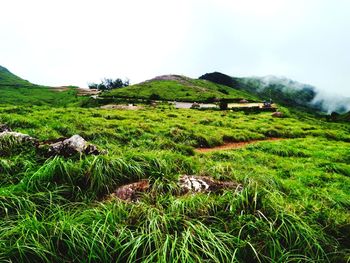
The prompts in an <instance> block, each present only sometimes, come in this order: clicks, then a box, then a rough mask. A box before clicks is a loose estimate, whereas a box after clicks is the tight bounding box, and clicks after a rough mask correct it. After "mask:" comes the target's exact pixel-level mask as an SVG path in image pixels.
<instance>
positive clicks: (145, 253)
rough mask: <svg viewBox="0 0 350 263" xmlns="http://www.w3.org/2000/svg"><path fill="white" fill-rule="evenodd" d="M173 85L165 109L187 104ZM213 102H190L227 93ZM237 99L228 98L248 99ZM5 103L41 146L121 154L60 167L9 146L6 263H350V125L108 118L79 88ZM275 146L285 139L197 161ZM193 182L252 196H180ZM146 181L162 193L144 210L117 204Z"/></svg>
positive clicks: (2, 143) (3, 119)
mask: <svg viewBox="0 0 350 263" xmlns="http://www.w3.org/2000/svg"><path fill="white" fill-rule="evenodd" d="M0 75H1V74H0ZM201 83H202V82H201ZM158 84H159V83H158ZM158 84H157V85H158ZM197 84H198V85H199V82H198V83H197ZM202 84H203V85H207V84H208V83H207V82H205V83H204V82H203V83H202ZM142 85H149V84H147V83H146V84H142ZM152 85H153V84H152ZM152 85H151V86H152ZM160 85H163V86H162V87H164V90H163V89H160V88H159V87H158V89H157V90H158V92H159V96H163V97H164V96H169V97H164V99H169V100H173V99H174V96H178V95H179V94H181V92H180V91H179V89H180V90H181V89H182V87H181V85H180V84H176V85H173V84H172V83H169V82H167V81H163V82H161V84H160ZM168 85H169V87H170V89H171V90H175V91H176V92H175V93H174V94H172V93H171V92H170V90H167V88H166V87H167V86H168ZM208 85H209V84H208ZM210 85H211V84H210ZM133 89H135V90H139V91H140V92H141V91H143V89H142V88H141V86H132V87H130V90H133ZM208 89H209V91H204V92H200V93H191V94H190V95H189V96H187V95H184V97H182V99H184V98H185V97H190V98H192V99H193V100H196V101H200V100H203V101H204V100H206V99H207V98H210V97H211V96H218V93H216V92H218V90H219V89H222V86H215V88H212V86H211V88H208ZM227 89H230V91H228V92H229V94H225V93H222V92H221V91H220V92H221V93H222V94H223V96H224V95H225V96H226V95H227V96H230V97H231V98H232V97H234V96H237V97H239V96H241V95H242V94H241V93H239V92H237V93H234V92H236V91H234V90H233V89H231V88H227ZM123 90H124V89H119V90H116V91H113V92H112V93H113V94H117V93H118V92H120V93H121V94H122V93H123V92H124V91H123ZM192 90H196V89H192ZM232 90H233V91H232ZM135 92H137V91H135ZM144 92H145V94H144V96H145V98H148V97H147V96H150V95H152V94H153V93H154V91H153V90H152V87H151V89H145V91H144ZM186 92H188V90H187V91H186ZM230 92H231V93H230ZM203 93H204V95H203ZM128 94H130V93H129V91H128ZM135 94H136V93H135ZM0 96H1V101H0V124H7V125H8V126H10V127H11V128H12V129H13V130H14V131H17V132H22V133H26V134H29V135H30V136H33V137H35V138H37V139H38V140H39V141H44V140H52V139H56V138H60V137H69V136H72V135H74V134H80V135H81V136H83V137H84V138H85V139H86V140H88V141H89V142H90V143H93V144H96V145H97V146H98V147H99V149H105V150H107V151H108V152H107V153H106V154H102V155H98V156H84V155H82V156H73V157H70V158H64V157H59V156H56V157H47V156H46V155H45V154H44V152H43V151H42V150H40V149H37V148H35V147H34V146H33V145H32V144H30V143H16V142H15V141H14V140H11V139H10V138H8V137H6V136H5V137H1V136H0V215H1V217H0V262H349V260H350V249H349V248H350V147H349V146H350V125H349V123H348V122H343V123H336V122H326V121H325V119H320V118H316V117H314V116H313V115H311V114H307V113H304V112H301V111H297V110H294V109H292V108H289V109H288V108H284V107H279V110H280V111H282V112H283V114H284V118H274V117H272V116H271V113H269V112H261V113H256V112H255V113H254V112H251V113H244V112H240V111H234V112H233V111H219V110H205V111H204V110H190V109H175V108H173V106H170V105H169V104H168V103H159V104H158V106H157V107H150V106H147V105H143V108H141V109H139V110H135V111H131V110H120V109H119V110H117V109H101V108H95V107H88V106H91V105H92V104H90V101H89V100H87V99H86V98H82V97H77V96H76V91H75V90H74V89H70V90H68V91H64V92H55V91H52V90H51V89H48V88H44V87H38V86H35V87H34V86H33V87H29V86H25V87H23V86H21V87H15V86H7V87H4V86H3V88H0ZM113 96H115V95H113ZM244 97H245V98H248V99H249V96H247V95H246V94H245V95H244ZM251 98H253V97H251ZM81 105H84V107H81ZM269 138H281V140H278V141H277V140H276V141H268V140H266V141H261V142H257V143H254V144H249V145H247V146H245V147H243V148H239V149H231V150H223V151H213V152H207V153H198V152H197V151H196V148H203V147H215V146H219V145H223V144H225V143H229V142H231V143H232V142H243V141H251V140H261V139H269ZM185 174H187V175H202V176H210V177H212V178H215V179H217V180H228V181H235V182H238V183H240V184H241V185H242V186H243V190H242V191H240V192H238V191H233V190H225V191H224V192H221V193H214V192H212V193H196V194H194V193H189V194H186V195H178V192H179V189H178V186H177V184H176V182H177V180H178V178H179V176H181V175H185ZM140 179H149V180H150V182H151V190H150V191H148V192H145V193H143V194H142V195H141V198H140V200H139V201H137V202H127V201H122V200H120V199H118V198H117V197H113V196H112V195H111V194H112V193H113V192H114V191H115V189H116V188H117V187H118V186H121V185H124V184H126V183H131V182H135V181H138V180H140Z"/></svg>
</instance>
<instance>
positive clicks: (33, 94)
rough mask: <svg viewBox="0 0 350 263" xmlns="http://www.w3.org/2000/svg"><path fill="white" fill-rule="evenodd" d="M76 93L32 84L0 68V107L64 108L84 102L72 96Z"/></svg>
mask: <svg viewBox="0 0 350 263" xmlns="http://www.w3.org/2000/svg"><path fill="white" fill-rule="evenodd" d="M76 93H77V92H76V91H75V90H74V89H67V90H66V91H60V90H59V89H54V88H52V87H47V86H42V85H36V84H33V83H31V82H29V81H28V80H24V79H22V78H20V77H18V76H16V75H15V74H13V73H11V72H10V71H9V70H8V69H7V68H5V67H2V66H0V106H2V105H13V106H19V105H31V106H33V105H36V106H40V105H52V106H66V105H68V104H71V103H78V102H80V101H82V100H85V98H77V97H76V96H73V95H75V94H76Z"/></svg>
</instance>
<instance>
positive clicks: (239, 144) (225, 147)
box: [195, 138, 285, 153]
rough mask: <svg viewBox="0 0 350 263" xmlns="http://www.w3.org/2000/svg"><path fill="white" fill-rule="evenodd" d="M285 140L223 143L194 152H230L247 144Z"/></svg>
mask: <svg viewBox="0 0 350 263" xmlns="http://www.w3.org/2000/svg"><path fill="white" fill-rule="evenodd" d="M281 140H285V139H284V138H269V139H262V140H251V141H247V142H229V143H225V144H223V145H219V146H215V147H211V148H197V149H196V150H195V151H196V152H198V153H206V152H213V151H220V150H230V149H238V148H242V147H244V146H246V145H248V144H253V143H257V142H269V141H281Z"/></svg>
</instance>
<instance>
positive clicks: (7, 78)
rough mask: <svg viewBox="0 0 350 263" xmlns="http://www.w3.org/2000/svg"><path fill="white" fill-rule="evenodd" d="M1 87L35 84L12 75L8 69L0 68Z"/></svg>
mask: <svg viewBox="0 0 350 263" xmlns="http://www.w3.org/2000/svg"><path fill="white" fill-rule="evenodd" d="M1 86H33V84H32V83H30V82H29V81H28V80H24V79H22V78H20V77H18V76H16V75H15V74H13V73H11V72H10V71H9V70H8V69H7V68H5V67H2V66H0V87H1Z"/></svg>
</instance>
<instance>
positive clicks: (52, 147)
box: [0, 124, 106, 157]
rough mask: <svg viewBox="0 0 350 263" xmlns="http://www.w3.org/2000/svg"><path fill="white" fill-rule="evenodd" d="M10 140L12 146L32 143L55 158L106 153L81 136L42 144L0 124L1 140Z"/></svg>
mask: <svg viewBox="0 0 350 263" xmlns="http://www.w3.org/2000/svg"><path fill="white" fill-rule="evenodd" d="M7 138H9V139H10V140H9V142H11V144H14V145H16V144H20V143H25V142H30V143H32V144H33V145H34V146H35V147H37V148H38V149H39V150H40V151H41V152H42V153H43V155H48V156H55V155H61V156H65V157H70V156H73V155H75V154H94V155H98V154H105V153H106V151H99V150H98V149H97V147H96V146H95V145H93V144H90V143H88V142H87V141H85V139H84V138H83V137H81V136H80V135H77V134H76V135H73V136H72V137H70V138H59V139H56V140H51V141H45V142H40V143H39V141H38V140H37V139H35V138H33V137H31V136H29V135H28V134H23V133H20V132H14V131H12V130H11V128H10V127H9V126H8V125H6V124H0V140H1V139H2V140H3V139H7Z"/></svg>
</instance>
